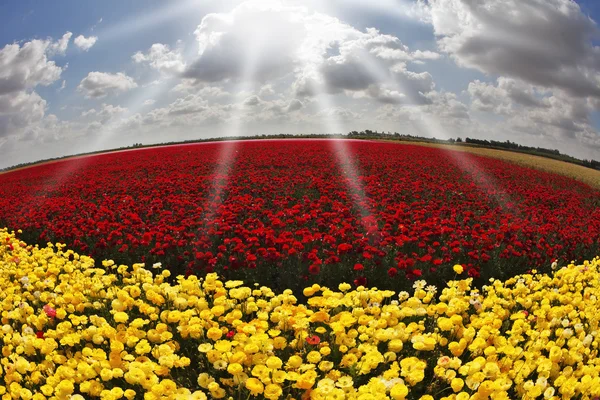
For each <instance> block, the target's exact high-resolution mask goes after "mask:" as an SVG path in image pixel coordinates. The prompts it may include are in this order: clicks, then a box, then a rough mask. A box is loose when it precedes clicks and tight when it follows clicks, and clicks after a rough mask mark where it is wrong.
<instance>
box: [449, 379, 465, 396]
mask: <svg viewBox="0 0 600 400" xmlns="http://www.w3.org/2000/svg"><path fill="white" fill-rule="evenodd" d="M464 385H465V383H464V381H463V380H462V379H460V378H454V379H452V382H450V386H451V387H452V390H454V393H458V392H460V391H461V390H462V388H463V386H464Z"/></svg>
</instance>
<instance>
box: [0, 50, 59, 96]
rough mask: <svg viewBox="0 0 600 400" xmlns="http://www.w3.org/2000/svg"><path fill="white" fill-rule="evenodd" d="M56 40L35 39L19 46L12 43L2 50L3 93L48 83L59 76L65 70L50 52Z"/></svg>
mask: <svg viewBox="0 0 600 400" xmlns="http://www.w3.org/2000/svg"><path fill="white" fill-rule="evenodd" d="M54 44H56V43H52V42H50V41H44V40H32V41H30V42H27V43H25V44H23V46H19V45H18V44H9V45H6V46H4V48H2V49H1V50H0V95H3V94H7V93H12V92H17V91H21V90H27V89H31V88H33V87H35V86H37V85H42V86H48V85H51V84H52V83H54V82H55V81H56V80H58V79H59V78H60V75H61V73H62V71H63V69H62V68H61V67H59V66H57V65H56V63H55V62H54V61H50V60H48V57H47V54H48V53H49V52H50V51H51V48H50V47H51V46H53V45H54Z"/></svg>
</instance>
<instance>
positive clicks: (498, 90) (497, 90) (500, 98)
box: [468, 77, 547, 115]
mask: <svg viewBox="0 0 600 400" xmlns="http://www.w3.org/2000/svg"><path fill="white" fill-rule="evenodd" d="M468 93H469V94H470V96H471V99H472V107H473V108H474V109H476V110H478V111H485V112H493V113H496V114H503V115H506V114H510V113H511V112H513V110H514V109H515V108H521V107H547V104H545V103H544V101H543V96H544V95H545V92H544V91H541V90H540V89H538V88H535V87H534V86H533V85H530V84H528V83H525V82H522V81H518V80H515V79H511V78H504V77H500V78H498V80H497V84H496V85H493V84H489V83H485V82H481V81H479V80H476V81H473V82H471V83H469V87H468Z"/></svg>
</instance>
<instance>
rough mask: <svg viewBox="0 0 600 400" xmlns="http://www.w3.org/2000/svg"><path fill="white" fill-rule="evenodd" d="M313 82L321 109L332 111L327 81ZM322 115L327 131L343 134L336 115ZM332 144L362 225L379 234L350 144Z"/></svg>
mask: <svg viewBox="0 0 600 400" xmlns="http://www.w3.org/2000/svg"><path fill="white" fill-rule="evenodd" d="M312 82H313V83H312V90H313V91H314V92H315V93H316V96H315V98H316V99H317V102H318V103H319V105H320V106H321V107H320V108H321V109H322V110H323V111H326V110H330V109H331V108H332V105H333V103H332V102H331V99H330V94H329V90H328V88H327V84H326V82H325V80H324V79H323V77H322V76H321V79H319V80H313V81H312ZM321 82H322V83H321ZM321 115H322V117H323V123H324V125H325V126H326V129H327V130H328V131H329V132H330V133H340V132H343V127H342V125H341V124H340V121H339V120H338V118H337V117H336V116H335V115H332V114H331V115H327V114H326V113H322V114H321ZM331 143H332V146H333V151H334V155H335V157H336V160H337V162H338V165H339V168H340V170H341V172H342V174H343V175H344V178H343V179H344V180H345V182H346V185H347V187H348V191H349V193H350V194H351V196H352V200H353V202H354V207H355V208H356V209H357V210H358V211H359V212H360V215H361V224H362V226H363V228H364V229H365V231H366V232H367V234H368V235H369V236H372V235H374V234H377V233H378V232H379V229H378V226H377V223H376V222H374V218H373V212H372V205H371V204H370V202H369V198H368V197H367V196H366V194H365V189H364V186H363V184H362V182H361V179H360V174H359V171H358V167H357V165H356V164H355V163H356V161H355V160H352V157H351V156H350V154H349V153H350V150H349V148H348V146H347V143H348V142H347V141H346V140H343V139H342V140H338V139H333V140H331Z"/></svg>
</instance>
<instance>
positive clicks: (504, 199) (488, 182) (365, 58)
mask: <svg viewBox="0 0 600 400" xmlns="http://www.w3.org/2000/svg"><path fill="white" fill-rule="evenodd" d="M361 61H362V62H363V66H364V67H365V68H366V70H367V72H368V73H369V74H370V75H371V76H372V77H373V78H374V79H375V80H376V81H377V82H378V83H379V84H385V85H388V86H389V87H395V88H396V89H397V90H398V91H399V92H400V93H403V94H404V95H405V96H406V97H407V103H409V104H413V105H414V104H418V103H419V101H422V100H420V99H417V98H416V97H415V96H414V95H413V92H412V91H411V90H410V88H407V87H406V86H405V85H403V84H402V82H401V81H400V80H399V79H393V77H392V76H391V75H390V74H389V71H388V70H386V69H384V68H383V67H382V66H381V65H379V64H378V63H377V62H376V61H374V60H373V58H372V56H371V55H370V54H368V53H367V52H365V53H364V54H362V57H361ZM411 110H412V111H413V112H414V113H415V114H417V117H418V118H417V120H416V121H415V120H413V119H411V120H410V121H411V123H412V124H414V125H415V126H416V128H417V129H418V131H420V132H425V133H426V134H428V135H429V136H431V137H438V138H439V137H441V138H442V139H444V140H448V139H450V137H451V136H450V135H449V134H448V133H447V131H446V129H444V127H443V125H442V123H441V122H440V121H439V119H438V118H437V117H436V116H435V115H434V114H427V115H425V113H424V112H423V111H422V110H421V109H420V108H419V107H418V106H413V107H412V108H411ZM446 153H447V154H448V155H449V156H450V157H451V158H452V159H453V160H454V161H455V164H456V165H457V166H458V167H459V168H461V169H464V165H469V166H470V167H471V168H472V169H473V171H469V172H470V173H471V174H472V176H473V179H474V181H475V182H476V183H477V185H478V186H479V187H481V188H482V189H485V188H495V189H496V190H497V191H498V192H499V193H489V194H490V195H491V196H492V197H494V199H495V200H496V202H497V203H498V205H499V206H500V207H502V208H507V209H509V210H511V211H513V212H519V211H518V210H517V209H515V207H514V206H513V205H514V204H516V203H515V202H514V200H513V199H512V198H511V197H510V195H509V194H508V193H507V192H506V191H505V190H504V189H503V188H502V186H501V185H500V184H499V183H498V182H496V181H495V180H494V179H493V178H492V177H491V176H489V174H487V173H486V172H485V171H484V170H483V169H482V168H481V167H480V166H479V165H478V164H477V163H476V162H474V160H473V159H471V158H470V157H469V156H468V155H467V154H466V153H463V152H460V151H448V152H446ZM466 160H469V162H467V163H465V161H466Z"/></svg>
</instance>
